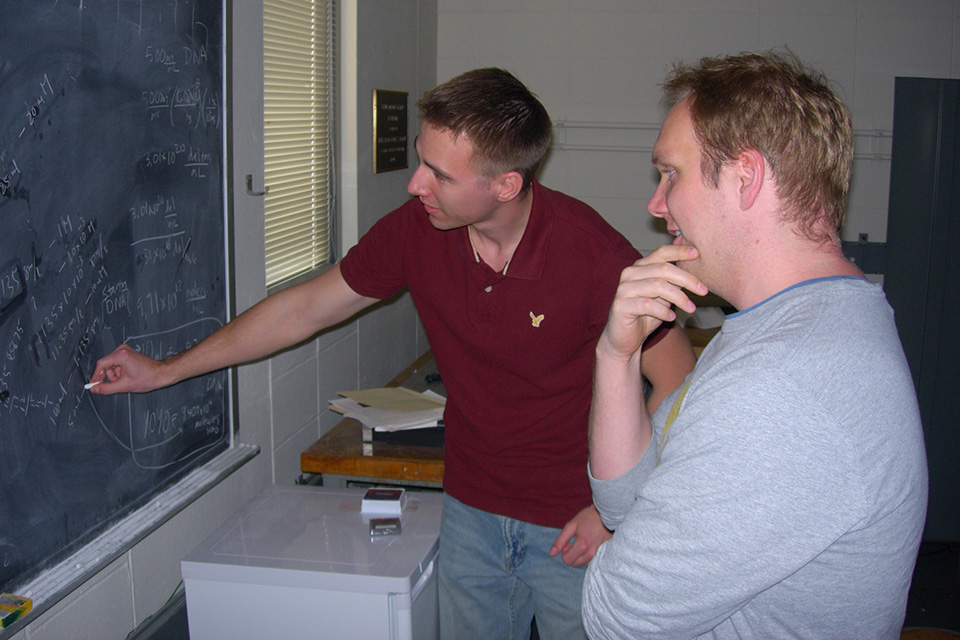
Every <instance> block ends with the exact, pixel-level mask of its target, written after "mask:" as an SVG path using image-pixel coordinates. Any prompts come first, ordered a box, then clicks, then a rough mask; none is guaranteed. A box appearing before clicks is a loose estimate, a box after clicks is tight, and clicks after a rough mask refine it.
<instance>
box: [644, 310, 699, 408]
mask: <svg viewBox="0 0 960 640" xmlns="http://www.w3.org/2000/svg"><path fill="white" fill-rule="evenodd" d="M695 364H697V356H696V355H695V354H694V353H693V347H691V346H690V340H688V339H687V334H686V333H684V331H683V329H682V328H680V327H679V326H677V325H674V326H673V327H671V328H670V330H669V331H668V332H667V334H666V335H665V336H663V337H662V338H661V339H660V341H659V342H657V344H655V345H653V346H652V347H650V348H649V349H647V350H646V351H644V352H643V358H642V360H641V361H640V372H641V373H643V377H645V378H646V379H647V381H648V382H650V385H651V386H652V387H653V390H652V391H651V392H650V397H649V398H647V411H648V413H651V414H652V413H653V412H654V411H656V410H657V407H659V406H660V403H661V402H663V399H664V398H666V397H667V396H668V395H670V394H671V393H673V391H674V390H675V389H676V388H677V387H679V386H680V385H681V384H682V383H683V381H684V379H686V377H687V374H688V373H690V372H691V371H693V367H694V365H695Z"/></svg>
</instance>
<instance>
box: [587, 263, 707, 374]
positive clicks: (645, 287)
mask: <svg viewBox="0 0 960 640" xmlns="http://www.w3.org/2000/svg"><path fill="white" fill-rule="evenodd" d="M699 255H700V254H699V252H698V251H697V249H696V248H695V247H691V246H689V245H665V246H662V247H660V248H659V249H657V250H656V251H654V252H653V253H651V254H650V255H648V256H646V257H644V258H641V259H640V260H637V261H636V262H635V263H633V265H631V266H629V267H627V268H626V269H624V270H623V273H621V274H620V285H619V286H618V287H617V294H616V296H615V297H614V300H613V304H612V306H611V307H610V315H609V318H608V320H607V326H606V328H605V329H604V331H603V334H602V335H601V336H600V343H599V344H598V347H597V348H598V350H604V351H607V352H608V353H609V354H610V355H615V356H618V357H621V358H629V357H630V356H632V355H633V354H634V353H636V352H637V351H638V350H639V349H640V347H641V346H642V345H643V341H644V340H646V338H647V336H649V335H650V334H651V333H653V331H655V330H656V329H657V327H659V326H660V325H661V324H662V323H663V322H671V321H673V320H674V319H676V317H677V314H676V312H675V311H674V310H673V306H674V305H676V306H677V307H678V308H680V309H683V310H684V311H687V312H689V313H693V312H694V311H695V310H696V308H697V307H696V305H695V304H694V303H693V301H692V300H690V298H689V297H688V296H687V294H686V293H685V292H684V289H686V290H687V291H689V292H691V293H694V294H696V295H705V294H706V293H707V286H706V285H705V284H704V283H703V282H701V281H700V279H699V278H697V277H696V276H695V275H693V274H691V273H689V272H687V271H685V270H683V269H681V268H680V267H678V266H677V265H676V264H674V263H675V262H681V261H685V260H695V259H696V258H698V257H699Z"/></svg>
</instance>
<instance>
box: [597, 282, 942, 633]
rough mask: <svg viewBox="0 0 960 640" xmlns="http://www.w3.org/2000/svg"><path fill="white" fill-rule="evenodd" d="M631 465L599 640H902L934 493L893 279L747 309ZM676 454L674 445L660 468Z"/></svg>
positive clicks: (609, 521)
mask: <svg viewBox="0 0 960 640" xmlns="http://www.w3.org/2000/svg"><path fill="white" fill-rule="evenodd" d="M688 381H689V383H690V384H689V388H688V390H687V392H686V395H685V397H684V398H683V401H682V403H681V404H680V408H679V414H678V415H677V417H676V419H675V421H674V422H673V423H672V424H671V425H670V427H669V430H668V432H667V434H666V438H664V437H663V435H662V434H663V430H664V426H665V423H666V419H667V415H668V414H669V412H670V409H671V407H672V405H673V404H674V403H675V401H676V398H677V395H678V392H674V394H673V395H672V396H671V397H669V398H667V399H666V400H664V402H663V403H662V405H661V406H660V408H659V409H658V410H657V411H656V412H655V413H654V415H653V419H652V421H653V431H654V441H653V442H652V443H651V445H650V446H649V448H648V450H647V452H646V453H645V454H644V456H643V458H642V459H641V460H640V461H639V462H638V464H637V465H636V466H635V467H634V468H633V469H632V470H631V471H629V472H628V473H627V474H625V475H623V476H621V477H620V478H616V479H613V480H608V481H598V480H596V479H594V478H592V477H591V483H592V486H593V492H594V502H595V503H596V505H597V508H598V509H599V511H600V514H601V516H602V518H603V520H604V523H605V524H606V525H607V526H608V527H610V528H611V529H615V533H614V536H613V538H612V539H611V540H610V541H608V542H607V543H606V544H604V545H602V546H601V547H600V549H599V551H598V553H597V555H596V556H595V557H594V559H593V560H592V561H591V563H590V565H589V567H588V570H587V575H586V580H585V583H584V594H583V616H584V624H585V627H586V629H587V633H588V635H589V636H590V637H591V638H658V639H668V638H697V637H705V638H765V639H768V638H777V639H779V638H823V639H830V640H841V639H843V638H851V639H857V640H864V639H875V638H890V639H895V638H899V635H900V630H901V625H902V623H903V616H904V612H905V609H906V599H907V591H908V588H909V586H910V580H911V575H912V572H913V566H914V562H915V560H916V553H917V547H918V545H919V543H920V538H921V534H922V531H923V523H924V517H925V513H926V500H927V468H926V457H925V451H924V444H923V434H922V430H921V425H920V416H919V411H918V408H917V402H916V395H915V393H914V388H913V382H912V379H911V377H910V372H909V370H908V368H907V363H906V360H905V358H904V356H903V350H902V348H901V346H900V342H899V339H898V336H897V332H896V327H895V325H894V321H893V312H892V310H891V309H890V307H889V305H888V304H887V302H886V299H885V297H884V295H883V291H882V290H881V289H880V287H879V286H877V285H873V284H871V283H869V282H867V281H865V280H860V279H856V278H827V279H820V280H813V281H810V282H807V283H802V284H800V285H797V286H795V287H792V288H790V289H787V290H786V291H784V292H782V293H780V294H778V295H776V296H774V297H772V298H770V299H768V300H766V301H765V302H763V303H761V304H759V305H757V306H755V307H752V308H750V309H747V310H745V311H742V312H739V313H736V314H733V315H730V316H728V317H727V319H726V321H725V322H724V326H723V328H722V330H721V331H720V333H719V334H718V335H717V336H716V337H715V338H714V339H713V341H712V342H711V343H710V344H709V345H708V346H707V348H706V349H705V350H704V352H703V354H702V355H701V357H700V360H699V361H698V363H697V366H696V368H695V369H694V371H693V372H692V373H691V374H690V376H689V377H688ZM658 449H662V452H661V459H660V462H659V464H658V463H657V452H658Z"/></svg>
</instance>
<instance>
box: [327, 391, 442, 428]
mask: <svg viewBox="0 0 960 640" xmlns="http://www.w3.org/2000/svg"><path fill="white" fill-rule="evenodd" d="M340 395H341V396H344V397H342V398H334V399H333V400H330V408H331V409H333V410H334V411H338V412H340V413H342V414H344V415H346V416H347V417H350V418H354V419H356V420H359V421H360V423H361V424H363V425H364V426H365V427H369V428H370V429H373V430H375V431H400V430H403V429H418V428H422V427H436V426H438V425H439V424H441V420H442V419H443V408H444V406H446V402H447V401H446V398H444V397H443V396H441V395H439V394H436V393H434V392H432V391H425V392H424V393H418V392H416V391H412V390H410V389H404V388H403V387H384V388H381V389H365V390H363V391H341V392H340Z"/></svg>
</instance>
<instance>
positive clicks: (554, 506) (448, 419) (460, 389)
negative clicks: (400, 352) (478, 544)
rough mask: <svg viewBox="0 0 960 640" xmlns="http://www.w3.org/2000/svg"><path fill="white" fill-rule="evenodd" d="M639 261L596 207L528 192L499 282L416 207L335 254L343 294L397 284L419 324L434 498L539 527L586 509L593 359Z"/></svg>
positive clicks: (390, 289) (383, 290) (463, 232)
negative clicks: (441, 456) (437, 400)
mask: <svg viewBox="0 0 960 640" xmlns="http://www.w3.org/2000/svg"><path fill="white" fill-rule="evenodd" d="M639 257H640V255H639V253H638V252H637V251H636V250H635V249H634V248H633V247H632V246H631V245H630V243H629V242H628V241H627V240H626V239H625V238H624V237H623V236H622V235H620V233H619V232H617V231H616V230H614V229H613V227H611V226H610V225H609V224H607V223H606V222H605V221H604V220H603V218H601V217H600V215H599V214H597V212H596V211H594V210H593V209H591V208H590V207H589V206H587V205H586V204H584V203H582V202H580V201H578V200H575V199H573V198H570V197H569V196H566V195H564V194H562V193H559V192H557V191H552V190H550V189H547V188H546V187H543V186H542V185H540V184H539V183H538V182H534V185H533V208H532V211H531V213H530V219H529V222H528V223H527V229H526V231H525V233H524V236H523V239H522V240H521V241H520V244H519V245H518V246H517V249H516V251H515V252H514V255H513V258H512V259H511V261H510V266H509V268H508V269H507V274H506V275H503V274H502V273H499V272H495V271H493V270H492V269H490V267H488V266H487V265H486V264H485V263H483V262H482V261H481V262H480V263H478V262H477V261H476V259H475V257H474V254H473V251H472V249H471V246H470V241H469V238H468V236H467V229H466V227H461V228H459V229H453V230H448V231H441V230H438V229H436V228H434V227H433V226H432V225H431V224H430V221H429V219H428V216H427V213H426V212H425V211H424V209H423V206H422V205H421V204H420V201H419V200H417V199H416V198H413V199H411V200H409V201H408V202H407V203H406V204H404V205H403V206H402V207H400V208H399V209H397V210H395V211H393V212H391V213H389V214H387V215H386V216H385V217H383V218H382V219H381V220H380V221H378V222H377V223H376V224H375V225H374V226H373V228H371V229H370V231H369V232H368V233H367V234H365V235H364V236H363V238H361V239H360V242H359V243H358V244H357V246H355V247H353V248H352V249H351V250H350V251H349V252H348V253H347V255H346V256H345V257H344V259H343V261H342V262H341V264H340V269H341V272H342V274H343V277H344V279H345V280H346V282H347V284H349V285H350V287H351V288H352V289H353V290H354V291H356V292H357V293H359V294H361V295H364V296H369V297H373V298H387V297H390V296H392V295H394V294H395V293H397V292H398V291H399V290H400V289H401V288H403V287H404V286H406V287H407V288H408V289H409V291H410V294H411V296H412V298H413V301H414V304H415V305H416V307H417V311H418V312H419V314H420V318H421V321H422V322H423V325H424V328H425V330H426V333H427V337H428V339H429V340H430V346H431V348H432V349H433V354H434V357H435V358H436V362H437V367H438V370H439V372H440V374H441V376H442V378H443V382H444V385H445V386H446V389H447V393H448V397H447V408H446V412H445V414H444V424H445V425H446V436H445V442H446V444H445V464H444V476H443V488H444V491H446V492H447V493H449V494H450V495H452V496H453V497H455V498H456V499H457V500H460V501H461V502H463V503H464V504H467V505H470V506H472V507H474V508H477V509H481V510H484V511H487V512H491V513H496V514H500V515H505V516H508V517H512V518H516V519H518V520H523V521H525V522H531V523H534V524H538V525H543V526H550V527H562V526H563V525H564V524H566V522H567V521H568V520H569V519H570V518H571V517H572V516H573V515H574V514H576V513H577V512H578V511H579V510H580V509H582V508H584V507H585V506H587V505H589V504H590V502H591V494H590V486H589V482H588V479H587V418H588V414H589V410H590V397H591V392H592V379H593V363H594V350H595V346H596V342H597V338H598V337H599V335H600V332H601V331H602V330H603V327H604V325H605V323H606V320H607V313H608V311H609V309H610V304H611V302H612V300H613V295H614V293H615V291H616V288H617V284H618V282H619V278H620V272H621V271H622V270H623V268H624V267H626V266H627V265H630V264H632V263H633V262H634V261H635V260H637V259H638V258H639ZM657 338H658V339H659V336H657ZM648 342H651V341H648ZM651 344H652V342H651Z"/></svg>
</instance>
